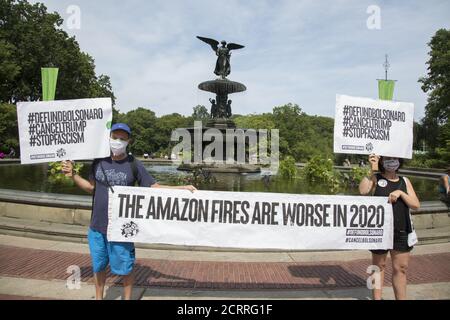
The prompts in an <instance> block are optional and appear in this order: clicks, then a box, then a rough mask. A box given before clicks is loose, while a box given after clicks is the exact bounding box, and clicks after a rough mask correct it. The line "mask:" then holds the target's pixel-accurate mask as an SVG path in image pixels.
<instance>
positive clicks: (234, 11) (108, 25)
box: [44, 0, 450, 119]
mask: <svg viewBox="0 0 450 320" xmlns="http://www.w3.org/2000/svg"><path fill="white" fill-rule="evenodd" d="M44 3H45V4H46V5H47V6H48V8H49V10H56V11H58V12H59V13H60V14H61V15H62V17H63V18H67V16H68V14H66V13H65V11H66V8H67V6H69V5H71V4H76V5H78V6H79V7H80V9H81V19H82V24H81V29H80V30H67V31H68V33H69V34H71V35H75V36H76V38H77V40H78V42H79V43H80V46H81V48H82V50H84V51H86V52H88V53H89V54H91V55H92V56H93V57H94V58H95V61H96V66H97V73H104V74H108V75H110V76H111V80H112V85H113V89H114V92H115V95H116V96H117V105H118V107H119V108H120V110H121V111H123V112H126V111H129V110H131V109H135V108H137V107H147V108H151V109H152V110H154V111H155V112H156V114H158V115H162V114H167V113H172V112H178V113H181V114H190V113H191V112H192V108H193V107H194V106H195V105H197V104H203V105H206V106H207V105H208V104H209V103H208V98H209V97H210V95H209V94H207V93H203V92H200V91H199V90H198V88H197V85H198V83H200V82H202V81H205V80H210V79H213V78H214V77H215V75H213V74H212V71H213V69H214V63H215V56H214V53H213V52H212V50H211V48H209V47H208V46H207V45H205V44H204V43H202V42H200V41H199V40H197V39H196V38H195V36H196V35H202V36H207V37H212V38H216V39H217V40H222V39H225V40H227V41H229V42H236V43H241V44H244V45H245V46H246V47H245V48H244V49H242V50H236V51H234V52H233V54H232V58H231V64H232V73H231V75H230V78H231V79H232V80H236V81H239V82H242V83H244V84H245V85H246V86H247V88H248V91H247V92H245V93H238V94H233V95H231V96H230V99H232V100H233V112H234V113H239V114H246V113H252V112H268V111H270V110H271V109H272V108H273V107H274V106H277V105H281V104H284V103H288V102H293V103H297V104H299V105H300V106H301V107H302V109H303V110H304V111H305V112H307V113H309V114H319V115H326V116H333V114H334V105H335V95H336V93H341V94H349V95H355V96H368V97H374V98H375V97H376V96H377V84H376V79H377V78H381V77H383V76H384V71H383V67H382V63H383V60H384V54H385V53H388V54H389V57H390V62H391V68H390V70H389V75H390V77H391V78H393V79H396V80H398V81H397V84H396V90H395V93H394V97H395V98H396V99H397V100H402V101H410V102H414V103H415V106H416V112H415V116H416V119H419V118H420V117H422V116H423V114H424V106H425V104H426V95H425V94H424V93H423V92H422V91H421V89H420V84H418V82H417V80H418V78H419V77H421V76H423V75H425V74H426V65H425V62H426V61H427V60H428V56H427V52H428V47H427V45H426V43H427V42H428V41H429V40H430V38H431V36H432V35H433V34H434V32H435V31H436V30H437V29H439V28H449V21H450V19H449V14H448V12H450V4H449V3H448V1H445V0H442V1H433V2H432V3H430V2H423V1H418V0H417V1H396V2H388V1H368V0H364V1H356V0H353V1H297V0H291V1H276V2H274V1H269V0H267V1H263V0H250V1H238V0H233V1H203V0H202V1H194V0H189V1H181V0H179V1H175V0H173V1H153V0H152V1H137V0H134V1H87V0H79V1H77V2H76V3H74V1H72V0H62V1H57V2H55V1H44ZM369 5H378V6H379V7H380V8H381V29H380V30H369V29H367V27H366V20H367V18H368V17H369V14H367V12H366V10H367V7H368V6H369Z"/></svg>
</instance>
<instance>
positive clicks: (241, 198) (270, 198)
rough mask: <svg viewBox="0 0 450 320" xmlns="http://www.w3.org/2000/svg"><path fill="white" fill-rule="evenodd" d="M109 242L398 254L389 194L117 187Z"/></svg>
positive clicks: (111, 205) (111, 200) (112, 200)
mask: <svg viewBox="0 0 450 320" xmlns="http://www.w3.org/2000/svg"><path fill="white" fill-rule="evenodd" d="M113 188H114V193H113V192H111V191H110V193H109V209H108V211H109V212H108V215H109V223H108V233H107V237H108V240H109V241H119V242H144V243H164V244H175V245H194V246H211V247H228V248H269V249H306V250H307V249H391V248H392V239H393V235H392V233H393V222H392V220H393V216H392V205H391V204H389V203H388V199H387V197H361V196H330V195H298V194H284V193H260V192H226V191H195V192H194V193H191V192H190V191H188V190H174V189H162V188H139V187H122V186H115V187H113Z"/></svg>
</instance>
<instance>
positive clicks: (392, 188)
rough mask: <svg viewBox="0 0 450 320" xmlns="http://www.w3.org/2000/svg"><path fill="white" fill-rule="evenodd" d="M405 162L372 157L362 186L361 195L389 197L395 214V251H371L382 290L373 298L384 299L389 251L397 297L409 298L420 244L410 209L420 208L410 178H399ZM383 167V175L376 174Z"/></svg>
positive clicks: (376, 292)
mask: <svg viewBox="0 0 450 320" xmlns="http://www.w3.org/2000/svg"><path fill="white" fill-rule="evenodd" d="M402 160H403V159H400V158H394V157H379V156H376V155H374V154H371V155H370V156H369V162H370V164H371V172H372V174H371V176H370V177H365V178H364V179H363V180H362V181H361V183H360V185H359V191H360V193H361V195H368V194H371V195H374V196H382V197H386V196H387V197H389V202H390V203H392V209H393V215H394V245H393V249H392V250H371V252H372V264H373V265H375V266H377V267H378V268H379V272H380V284H381V287H379V288H374V290H373V298H374V299H375V300H380V299H381V294H382V286H383V280H384V269H385V266H386V258H387V254H388V252H390V253H391V259H392V269H393V275H392V284H393V287H394V293H395V297H396V299H398V300H404V299H406V271H407V269H408V262H409V255H410V254H409V252H410V251H411V250H412V247H413V245H414V244H415V243H416V242H417V236H416V235H415V232H414V229H413V226H412V220H411V215H410V213H409V209H418V208H419V207H420V203H419V199H418V198H417V196H416V193H415V191H414V188H413V186H412V184H411V182H410V181H409V179H407V178H406V177H401V176H398V175H397V172H398V169H399V168H400V166H401V164H402V162H403V161H402ZM378 168H379V171H380V173H375V172H376V171H377V170H378Z"/></svg>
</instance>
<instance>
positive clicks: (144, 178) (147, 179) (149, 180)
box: [136, 161, 197, 192]
mask: <svg viewBox="0 0 450 320" xmlns="http://www.w3.org/2000/svg"><path fill="white" fill-rule="evenodd" d="M136 168H137V171H138V181H139V185H140V186H141V187H147V186H149V187H150V188H165V189H184V190H189V191H191V192H194V191H196V190H197V189H196V188H195V187H194V186H192V185H186V186H167V185H161V184H159V183H157V182H156V180H155V179H154V178H153V177H152V176H151V175H150V174H149V173H148V172H147V170H145V167H144V166H143V165H142V163H141V162H140V161H136Z"/></svg>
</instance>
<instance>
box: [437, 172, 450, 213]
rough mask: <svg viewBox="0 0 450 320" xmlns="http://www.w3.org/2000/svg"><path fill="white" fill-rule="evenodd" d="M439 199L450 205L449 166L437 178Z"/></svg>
mask: <svg viewBox="0 0 450 320" xmlns="http://www.w3.org/2000/svg"><path fill="white" fill-rule="evenodd" d="M439 199H440V200H441V201H443V202H445V204H446V205H447V206H450V167H448V168H447V170H446V171H445V174H443V175H442V176H441V177H440V179H439Z"/></svg>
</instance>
